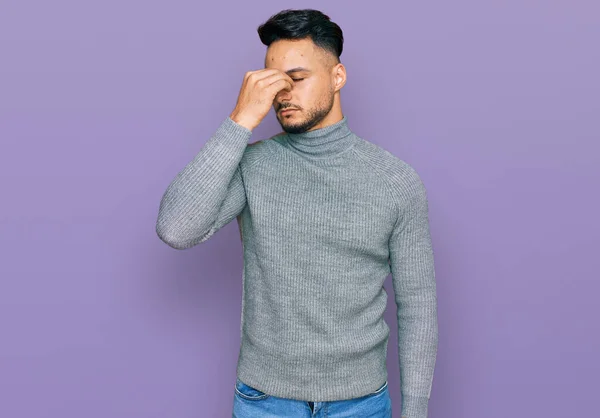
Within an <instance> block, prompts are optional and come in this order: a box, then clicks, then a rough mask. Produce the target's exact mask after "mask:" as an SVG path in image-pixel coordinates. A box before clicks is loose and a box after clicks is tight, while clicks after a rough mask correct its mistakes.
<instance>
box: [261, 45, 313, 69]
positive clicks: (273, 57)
mask: <svg viewBox="0 0 600 418" xmlns="http://www.w3.org/2000/svg"><path fill="white" fill-rule="evenodd" d="M318 59H319V54H318V51H317V48H316V46H315V44H313V42H312V40H310V39H308V38H307V39H294V40H288V39H280V40H278V41H275V42H273V43H272V44H271V45H269V48H268V49H267V54H266V56H265V68H277V69H279V70H282V71H288V70H290V69H292V68H298V67H303V68H308V69H310V68H314V67H315V64H316V63H317V61H318Z"/></svg>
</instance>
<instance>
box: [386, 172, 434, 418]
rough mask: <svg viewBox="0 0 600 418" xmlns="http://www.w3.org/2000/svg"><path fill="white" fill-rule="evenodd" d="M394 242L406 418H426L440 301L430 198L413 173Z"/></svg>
mask: <svg viewBox="0 0 600 418" xmlns="http://www.w3.org/2000/svg"><path fill="white" fill-rule="evenodd" d="M413 174H414V178H413V180H414V181H413V182H412V184H411V186H410V187H408V188H406V189H404V190H405V195H404V196H403V199H401V201H400V202H399V206H400V214H399V217H398V219H397V221H396V224H395V225H394V229H393V233H392V235H391V236H390V241H389V250H390V266H391V272H392V283H393V288H394V295H395V301H396V307H397V317H398V360H399V363H400V378H401V391H402V414H401V415H402V417H403V418H404V417H406V418H426V417H427V409H428V402H429V397H430V395H431V386H432V383H433V372H434V368H435V362H436V356H437V345H438V322H437V297H436V282H435V271H434V262H433V261H434V260H433V249H432V243H431V236H430V231H429V217H428V216H429V215H428V203H427V193H426V190H425V187H424V185H423V183H422V181H421V179H420V178H419V177H418V175H416V173H414V171H413Z"/></svg>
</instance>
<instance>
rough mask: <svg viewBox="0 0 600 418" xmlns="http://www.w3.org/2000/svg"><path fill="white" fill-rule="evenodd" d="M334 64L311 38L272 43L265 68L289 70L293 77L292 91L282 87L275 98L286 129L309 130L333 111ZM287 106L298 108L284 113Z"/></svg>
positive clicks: (294, 131)
mask: <svg viewBox="0 0 600 418" xmlns="http://www.w3.org/2000/svg"><path fill="white" fill-rule="evenodd" d="M334 65H335V59H334V58H333V57H332V56H331V55H328V54H327V53H326V52H325V51H323V50H322V49H320V48H319V47H317V46H316V45H315V44H314V43H313V42H312V40H311V39H310V38H306V39H300V40H284V39H280V40H278V41H275V42H273V43H272V44H271V45H270V46H269V48H268V50H267V55H266V57H265V68H276V69H278V70H281V71H283V72H286V73H287V74H288V75H289V76H290V77H291V78H292V79H293V80H294V86H293V88H292V90H291V91H287V90H281V91H280V92H279V93H278V94H277V95H276V96H275V99H274V100H273V108H274V110H275V114H276V115H277V120H278V121H279V124H280V125H281V127H282V129H283V130H284V131H286V132H288V133H302V132H306V131H308V130H310V129H311V128H313V127H314V126H315V125H317V124H318V123H319V122H320V121H321V120H323V118H325V116H327V114H328V113H329V112H330V111H331V109H332V107H333V103H334V95H335V92H336V91H337V90H336V89H335V85H334V73H333V70H334V68H333V67H334ZM290 70H293V72H291V71H290ZM285 109H295V110H294V111H292V112H288V113H286V114H283V115H282V114H281V111H282V110H285Z"/></svg>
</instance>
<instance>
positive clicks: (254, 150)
mask: <svg viewBox="0 0 600 418" xmlns="http://www.w3.org/2000/svg"><path fill="white" fill-rule="evenodd" d="M284 134H285V132H279V133H277V134H275V135H271V136H270V137H268V138H264V139H261V140H258V141H255V142H252V143H248V145H247V146H246V150H245V151H244V155H243V156H242V161H241V163H240V164H242V165H244V166H246V167H250V166H252V165H254V164H256V163H257V162H259V161H262V160H264V159H265V158H267V157H269V156H271V155H272V153H273V142H274V141H276V140H277V139H278V138H279V137H280V136H282V135H284Z"/></svg>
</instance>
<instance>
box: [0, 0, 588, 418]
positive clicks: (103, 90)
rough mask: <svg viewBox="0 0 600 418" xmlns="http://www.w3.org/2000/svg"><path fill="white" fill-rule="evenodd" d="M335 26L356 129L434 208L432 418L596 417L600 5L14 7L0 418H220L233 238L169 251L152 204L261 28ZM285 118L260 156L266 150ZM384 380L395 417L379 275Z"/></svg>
mask: <svg viewBox="0 0 600 418" xmlns="http://www.w3.org/2000/svg"><path fill="white" fill-rule="evenodd" d="M288 7H296V8H302V7H314V8H318V9H321V10H322V11H324V12H325V13H327V14H329V15H330V16H331V18H332V19H333V20H334V21H336V22H337V23H339V24H340V25H341V27H342V29H343V30H344V34H345V45H344V53H343V54H342V57H341V58H342V62H343V63H344V64H345V65H346V68H347V73H348V82H347V84H346V86H345V87H344V89H343V90H342V104H343V109H344V113H345V114H346V115H347V116H348V123H349V125H350V127H351V129H353V130H354V131H355V132H356V133H357V134H359V135H360V136H362V137H363V138H366V139H368V140H370V141H372V142H374V143H377V144H380V145H381V146H383V147H385V148H387V149H388V150H390V151H391V152H393V153H394V154H395V155H397V156H398V157H400V158H402V159H404V160H405V161H407V162H408V163H410V164H411V165H413V166H414V167H415V168H416V169H417V171H418V172H419V173H420V175H421V177H422V178H423V180H424V182H425V184H426V186H427V188H428V192H429V201H430V222H431V229H432V236H433V240H434V250H435V255H436V273H437V275H436V276H437V281H438V300H439V320H440V324H439V326H440V344H439V354H438V360H437V366H436V374H435V379H434V385H433V391H432V394H431V396H432V398H431V403H430V417H431V418H507V417H511V418H517V417H519V418H525V417H527V418H537V417H544V418H566V417H592V416H596V414H597V413H598V412H597V411H598V406H597V405H596V404H595V402H594V400H595V399H596V398H597V392H598V389H599V386H598V376H599V373H600V360H599V359H598V355H599V352H600V336H599V334H600V332H599V331H600V329H599V325H598V319H599V318H600V308H599V304H598V294H599V291H600V285H599V283H598V279H599V276H600V274H599V269H600V262H599V258H600V256H599V250H600V238H599V236H600V227H599V222H598V218H597V217H598V214H599V213H600V200H599V196H598V191H599V189H600V186H599V183H600V173H599V165H600V157H599V154H600V147H599V145H598V140H599V139H600V125H599V115H600V104H599V103H600V102H599V95H600V82H599V74H600V52H599V51H600V48H599V47H598V42H599V40H600V6H598V3H597V2H593V1H591V0H589V1H573V0H571V1H567V0H563V1H541V0H539V1H532V0H510V1H502V2H500V1H496V2H493V3H492V2H484V1H475V0H471V1H466V0H459V1H452V2H449V1H439V0H438V1H428V2H397V1H387V2H382V1H380V2H372V1H370V2H362V3H361V2H356V3H354V5H350V3H349V2H347V1H328V2H315V1H312V2H301V3H298V2H281V1H260V2H241V1H239V2H236V3H232V2H216V3H215V4H212V5H208V4H205V3H204V4H203V2H199V1H195V2H192V1H182V0H179V1H170V2H166V1H164V2H147V1H139V0H137V1H133V0H128V1H103V2H99V1H96V2H82V1H74V0H72V1H65V0H57V1H53V2H43V1H35V2H34V1H20V2H17V1H16V0H12V1H11V0H8V1H3V2H2V5H1V6H0V139H1V150H0V170H1V171H0V173H1V176H0V181H1V183H0V186H1V189H0V190H1V193H2V197H1V202H2V207H1V209H0V246H1V248H0V250H1V252H0V254H1V256H0V257H1V262H0V277H1V281H0V416H1V417H6V418H56V417H61V418H76V417H77V418H80V417H86V418H107V417H110V418H165V417H168V418H171V417H177V418H184V417H189V418H197V417H202V418H204V417H209V418H212V417H227V416H231V407H232V401H233V393H234V392H233V384H234V380H235V366H236V360H237V355H238V348H239V341H240V340H239V331H240V329H239V327H240V309H241V269H242V257H241V244H240V238H239V235H238V229H237V222H236V221H234V222H233V223H231V224H229V225H227V226H226V227H224V228H223V229H222V230H221V231H219V232H218V233H217V235H215V236H214V237H213V238H212V239H211V240H210V241H208V242H207V243H205V244H202V245H200V246H197V247H194V248H193V249H190V250H187V251H176V250H173V249H171V248H170V247H168V246H167V245H166V244H164V243H162V242H161V241H160V240H159V239H158V237H157V235H156V233H155V229H154V227H155V221H156V216H157V212H158V204H159V201H160V198H161V196H162V193H163V192H164V190H165V189H166V187H167V185H168V184H169V182H170V181H171V180H172V178H173V177H174V176H175V175H176V174H177V172H178V171H179V170H180V169H182V168H183V167H184V165H185V164H187V162H188V161H190V160H191V159H192V158H193V156H194V155H195V153H196V152H197V151H198V150H199V149H200V148H201V147H202V145H203V144H204V143H205V141H206V140H207V139H208V138H209V137H210V135H211V134H212V133H213V132H214V131H215V130H216V128H217V127H218V126H219V124H220V122H221V121H222V120H223V119H224V118H225V117H226V116H228V115H229V113H230V111H231V110H232V109H233V106H234V105H235V100H236V98H237V93H238V91H239V87H240V83H241V80H242V76H243V74H244V72H245V71H248V70H251V69H259V68H262V67H263V58H264V53H265V49H264V48H265V47H264V46H263V45H262V44H261V43H260V41H259V39H258V36H257V34H256V27H257V26H258V25H259V24H260V23H262V22H263V21H264V20H265V19H267V18H268V17H269V16H270V15H271V14H274V13H276V12H278V11H279V10H281V9H283V8H288ZM279 130H280V129H279V125H278V124H277V122H276V120H275V117H274V115H273V112H272V110H271V113H270V114H269V116H268V117H267V119H266V121H265V122H264V123H263V124H262V125H261V126H260V127H259V128H258V129H257V130H256V131H255V133H254V135H253V139H252V140H251V142H254V141H255V140H258V139H260V138H263V137H265V136H266V135H269V134H273V133H275V132H277V131H279ZM385 286H386V289H387V290H388V294H389V301H388V310H387V312H386V321H387V322H388V324H389V325H390V328H391V329H392V332H391V334H390V343H389V344H390V345H389V350H388V353H389V357H388V370H389V376H390V383H389V384H390V391H391V393H392V400H393V407H394V417H400V394H399V390H400V386H399V383H400V382H399V371H398V363H397V349H396V346H395V341H396V337H397V333H396V319H395V305H394V301H393V293H392V287H391V279H390V277H388V279H387V281H386V283H385Z"/></svg>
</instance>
